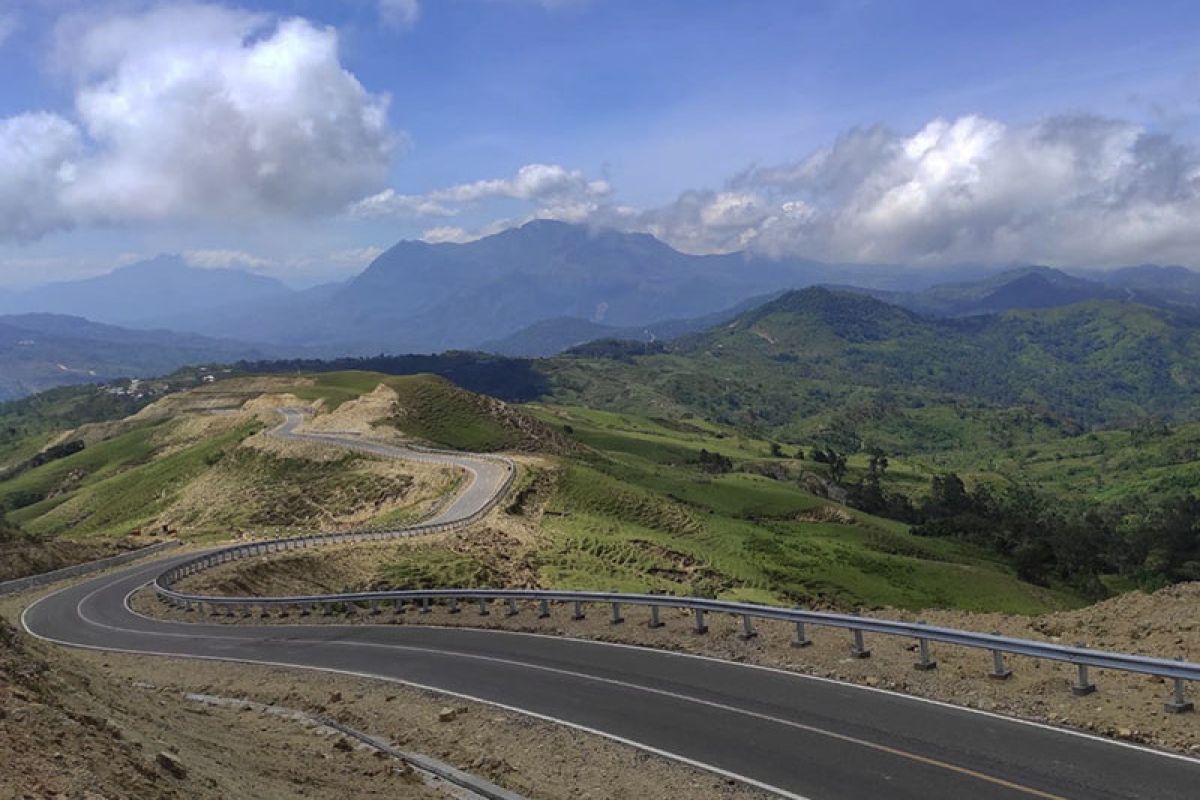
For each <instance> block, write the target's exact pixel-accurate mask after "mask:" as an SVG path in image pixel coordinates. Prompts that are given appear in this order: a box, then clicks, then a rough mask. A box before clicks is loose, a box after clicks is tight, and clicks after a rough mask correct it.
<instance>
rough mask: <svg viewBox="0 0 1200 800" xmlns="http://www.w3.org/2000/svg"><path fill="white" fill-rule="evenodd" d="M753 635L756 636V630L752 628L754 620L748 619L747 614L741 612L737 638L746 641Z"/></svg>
mask: <svg viewBox="0 0 1200 800" xmlns="http://www.w3.org/2000/svg"><path fill="white" fill-rule="evenodd" d="M755 636H758V631H756V630H754V621H753V620H752V619H750V615H749V614H742V632H741V633H739V634H738V638H739V639H741V640H742V641H744V642H748V641H750V640H751V639H753V638H754V637H755Z"/></svg>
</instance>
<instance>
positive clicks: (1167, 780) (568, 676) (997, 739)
mask: <svg viewBox="0 0 1200 800" xmlns="http://www.w3.org/2000/svg"><path fill="white" fill-rule="evenodd" d="M293 427H294V426H293ZM293 433H294V431H293ZM295 435H300V434H295ZM358 444H363V443H358ZM347 446H350V445H347ZM372 447H374V445H372ZM380 447H382V446H380ZM427 455H428V454H427ZM444 457H449V458H462V457H461V456H444ZM472 458H473V457H472ZM485 463H493V464H496V466H495V467H494V470H495V471H494V472H486V471H487V468H485V467H479V465H478V463H472V464H471V465H470V467H469V469H472V470H483V471H479V472H475V473H474V478H473V480H472V483H471V485H472V486H477V485H481V483H482V482H483V481H485V480H486V481H496V482H497V483H499V484H501V485H503V486H504V487H505V489H507V487H508V486H511V482H512V477H511V474H510V475H508V477H507V478H505V477H502V475H501V473H502V472H504V471H507V470H505V467H504V466H503V465H502V464H498V463H497V462H495V461H489V462H485ZM464 468H467V467H464ZM485 472H486V474H485ZM468 488H469V487H468ZM464 491H466V490H464ZM481 496H482V493H476V497H477V498H478V497H481ZM461 497H462V495H460V496H459V498H458V500H461ZM475 502H476V501H472V503H475ZM496 502H498V496H497V495H492V496H491V497H489V498H488V500H487V503H490V505H486V509H490V508H491V507H492V506H493V505H494V504H495V503H496ZM452 508H453V510H451V509H444V510H443V512H442V514H441V515H439V519H438V520H435V521H433V522H432V523H430V524H428V525H426V526H417V527H416V528H413V529H404V530H401V531H391V532H366V533H362V532H358V533H351V534H336V536H337V537H340V538H338V539H336V541H357V540H362V539H363V538H366V539H370V538H380V537H384V536H405V535H413V531H418V530H429V529H430V525H437V526H440V525H452V526H453V525H459V524H469V523H465V522H464V520H466V519H468V518H470V519H472V520H474V519H478V518H479V517H480V516H482V514H483V513H486V509H485V506H484V505H479V504H477V505H475V506H474V507H471V504H462V503H459V502H457V501H456V502H455V503H453V504H452ZM354 537H361V538H357V539H356V538H354ZM304 538H306V539H307V541H297V540H275V541H271V542H259V543H253V544H243V545H238V546H236V547H234V548H222V549H218V550H212V551H209V552H206V553H202V554H200V555H198V556H181V557H175V558H168V559H164V560H162V561H160V562H158V563H154V564H150V565H143V566H140V567H134V568H130V569H128V570H125V571H123V572H120V573H116V574H113V575H105V576H101V577H98V578H94V579H92V580H89V581H85V582H83V583H81V584H78V585H74V586H70V587H67V588H66V589H62V590H59V591H58V592H56V593H53V594H51V595H49V596H47V597H45V598H43V599H41V600H40V601H38V602H36V603H34V604H33V605H31V606H29V607H28V608H27V609H26V611H25V613H24V614H23V616H22V624H23V626H24V627H25V629H26V630H28V631H29V632H31V633H32V634H33V635H35V636H39V637H41V638H44V639H47V640H50V641H54V642H58V643H61V644H66V645H71V646H75V647H86V648H94V649H100V650H118V651H124V652H132V653H143V654H153V655H160V656H179V657H187V658H202V659H216V660H224V661H231V662H246V663H255V664H271V665H277V666H293V667H300V668H306V669H314V670H324V671H330V672H339V673H345V674H350V675H355V676H359V677H370V678H377V679H382V680H391V681H397V682H402V683H406V684H409V685H412V686H417V687H420V688H425V689H429V690H432V691H435V692H439V693H442V694H447V695H451V696H457V697H461V698H464V699H470V700H474V701H477V702H484V703H491V704H494V705H497V706H500V707H503V708H506V709H509V710H512V711H518V712H521V713H525V714H528V715H531V716H535V717H539V718H542V719H546V720H550V721H554V722H558V723H561V724H565V725H569V726H573V727H576V728H578V729H581V730H585V731H588V732H590V733H594V734H598V735H601V736H606V737H609V738H612V739H614V740H617V741H620V742H624V743H626V744H630V745H633V746H635V747H638V748H641V749H643V750H645V751H648V752H651V753H656V754H659V755H663V756H666V757H670V758H674V759H677V760H680V761H683V762H685V763H688V764H692V765H694V766H697V767H700V768H703V769H707V770H710V771H713V772H716V773H718V774H721V775H724V776H726V777H728V778H730V779H732V780H738V781H742V782H745V783H747V784H749V785H752V786H757V787H760V788H762V789H764V790H767V791H770V792H773V793H775V794H777V795H779V796H782V797H790V798H811V800H826V799H828V800H842V799H849V798H865V797H881V798H882V797H886V798H902V799H903V798H911V800H918V799H920V800H930V798H932V799H933V800H939V799H941V798H945V799H947V800H949V799H950V798H954V800H958V798H967V797H969V798H981V799H983V800H990V799H992V798H1008V799H1009V800H1011V799H1012V798H1031V797H1032V798H1044V799H1049V800H1061V799H1062V798H1079V799H1081V800H1082V798H1089V799H1090V798H1138V797H1146V798H1156V800H1175V799H1178V800H1183V798H1194V797H1195V796H1196V787H1197V786H1200V762H1198V761H1196V760H1194V759H1191V758H1187V757H1184V756H1179V755H1174V754H1170V753H1164V752H1161V751H1156V750H1152V749H1149V748H1144V747H1140V746H1137V745H1132V744H1129V743H1125V742H1116V741H1112V740H1108V739H1103V738H1101V737H1096V736H1090V735H1087V734H1083V733H1079V732H1076V731H1070V730H1065V729H1060V728H1055V727H1051V726H1046V725H1040V724H1036V723H1029V722H1023V721H1020V720H1015V719H1011V718H1007V717H1003V716H999V715H994V714H988V713H985V712H980V711H974V710H970V709H964V708H959V707H954V706H950V705H947V704H943V703H937V702H933V701H929V700H922V699H919V698H913V697H908V696H905V695H900V694H896V693H892V692H886V691H881V690H879V689H872V688H868V687H861V686H855V685H851V684H844V683H839V682H836V681H830V680H826V679H821V678H815V677H810V676H805V675H802V674H798V673H791V672H784V671H781V670H774V669H768V668H763V667H756V666H752V665H746V664H739V663H734V662H727V661H719V660H715V659H710V658H703V657H697V656H689V655H683V654H678V653H672V652H668V651H664V650H655V649H649V648H639V647H630V646H623V645H613V644H605V643H600V642H592V641H583V640H578V639H570V638H566V637H552V636H540V635H533V634H522V633H512V632H504V631H496V630H479V629H471V628H447V627H437V626H421V625H403V626H392V625H338V624H329V625H288V624H280V623H277V622H272V623H270V624H263V625H255V624H252V623H248V624H241V625H228V624H224V623H221V622H215V621H214V622H204V621H203V619H202V618H197V620H196V621H194V622H193V621H188V622H179V621H173V620H168V619H157V618H153V617H148V616H145V615H142V614H139V613H137V612H135V611H133V610H132V608H131V607H130V605H129V598H130V596H131V595H132V594H133V593H134V592H136V591H137V590H139V589H140V588H142V587H144V586H145V585H146V584H147V583H153V584H154V585H155V588H156V590H157V591H158V592H159V594H160V596H162V597H163V598H164V599H166V600H167V601H168V602H171V603H175V604H179V605H183V606H184V607H191V608H201V604H204V606H203V607H204V608H206V609H208V610H212V609H215V608H217V607H221V609H222V610H223V611H226V612H228V611H231V610H232V611H237V610H239V606H241V607H242V610H244V609H245V608H253V607H260V608H273V607H281V606H282V607H289V608H290V607H298V608H299V609H300V610H301V611H303V610H305V608H306V606H307V607H308V608H309V609H311V607H312V606H313V604H316V605H317V606H321V605H323V604H324V605H330V604H338V603H341V604H351V605H354V606H355V607H357V606H360V605H362V606H365V607H366V608H368V609H369V608H370V606H371V604H372V602H376V603H382V602H388V603H413V602H418V603H420V604H421V605H422V606H423V607H424V605H425V604H426V603H430V602H434V601H441V602H446V603H448V604H451V605H452V607H455V606H456V604H457V603H459V602H464V601H466V602H474V603H478V604H479V608H480V610H481V611H487V612H489V613H490V607H491V606H492V604H494V603H496V602H500V603H503V604H505V605H507V606H508V610H509V611H511V610H513V609H517V610H519V607H518V605H517V604H518V602H521V601H525V602H533V603H534V604H535V605H536V606H537V608H538V609H539V612H541V611H544V610H546V608H547V604H549V603H550V602H566V603H573V604H578V605H577V606H576V608H577V609H578V610H580V611H582V608H583V606H584V605H585V604H588V603H592V604H594V603H604V604H605V605H606V606H608V607H609V608H610V609H611V613H612V620H613V622H619V621H620V620H621V619H622V613H623V609H625V608H626V607H627V606H630V605H638V606H645V607H646V608H647V609H648V613H649V614H650V615H651V622H653V621H654V619H655V618H656V617H657V613H658V612H657V609H659V608H662V607H669V606H683V607H687V608H691V609H692V610H693V613H694V614H695V616H696V621H697V623H698V627H699V628H700V629H701V630H703V628H704V621H705V615H706V614H711V613H729V614H736V615H739V616H740V617H741V619H742V622H743V633H744V635H747V636H752V635H753V634H754V628H753V621H754V620H755V619H760V618H762V619H787V620H790V621H792V622H794V623H796V624H797V644H801V645H802V644H803V643H805V642H806V641H807V637H806V636H805V635H804V633H805V631H804V628H803V627H801V626H802V625H805V624H809V625H813V624H815V625H829V626H834V627H840V628H844V629H846V630H847V631H849V632H850V634H851V636H852V641H853V643H854V645H855V648H856V654H859V655H864V656H865V655H866V654H867V653H868V652H869V651H868V650H867V647H866V641H865V638H864V637H865V635H867V634H871V635H880V634H882V635H896V636H908V637H912V638H916V639H918V641H922V640H924V643H925V647H924V656H925V657H924V658H923V659H922V661H924V662H927V663H928V664H932V659H930V658H929V652H928V644H929V642H949V643H953V644H965V646H968V647H979V648H983V649H985V650H987V651H990V652H992V653H993V654H997V653H998V654H999V656H1000V657H1001V659H1002V656H1003V655H1004V654H1006V653H1019V654H1021V655H1032V656H1033V657H1037V658H1049V659H1053V660H1060V661H1068V662H1070V663H1075V664H1082V665H1085V666H1092V665H1095V666H1099V667H1103V668H1108V669H1133V670H1135V671H1142V672H1148V673H1150V674H1155V675H1165V676H1168V677H1179V678H1180V679H1181V680H1185V679H1191V677H1193V676H1195V675H1197V672H1196V669H1197V667H1196V665H1193V664H1176V663H1175V662H1170V661H1164V660H1161V659H1144V658H1143V657H1139V656H1129V655H1124V654H1114V653H1097V652H1093V651H1087V650H1080V649H1079V648H1060V647H1058V646H1056V645H1052V644H1048V643H1041V642H1026V641H1024V640H1010V639H1006V638H1004V637H995V636H989V635H985V634H975V633H970V632H966V631H956V630H953V629H946V628H935V627H930V626H922V625H919V624H913V623H900V622H892V621H887V620H875V619H868V618H864V617H857V616H853V615H829V614H819V613H817V612H806V611H802V610H799V609H785V608H770V607H766V606H752V605H748V604H738V603H726V602H723V601H716V600H704V599H698V598H681V597H666V596H661V595H621V594H608V593H574V592H535V593H528V592H515V591H505V590H467V589H443V590H436V591H422V592H382V593H366V594H356V595H334V596H314V597H282V598H280V597H275V598H263V597H243V598H234V597H209V596H201V595H189V594H186V593H182V592H178V591H176V589H174V588H172V587H173V584H174V582H175V581H177V580H178V579H180V578H182V577H183V576H184V575H188V574H194V573H196V572H199V571H201V570H203V569H207V568H209V567H211V566H214V565H216V564H220V563H224V562H225V561H228V560H232V559H233V558H244V557H249V556H252V555H256V554H259V553H263V552H276V551H282V550H285V549H290V548H299V547H312V546H317V545H319V544H322V543H325V542H328V541H334V540H335V539H331V538H330V535H325V536H318V537H304ZM1097 659H1099V661H1097ZM1101 662H1102V663H1101ZM999 666H1000V667H1001V669H1000V670H999V673H1000V674H1003V672H1005V671H1006V670H1005V669H1004V668H1003V667H1004V665H1003V662H1002V660H1001V661H1000V664H999ZM630 768H631V769H636V762H631V763H630Z"/></svg>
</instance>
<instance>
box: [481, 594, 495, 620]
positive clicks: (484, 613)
mask: <svg viewBox="0 0 1200 800" xmlns="http://www.w3.org/2000/svg"><path fill="white" fill-rule="evenodd" d="M487 603H488V601H487V598H486V597H481V598H479V616H481V617H486V616H487V615H488V614H490V613H492V612H490V611H488V607H487Z"/></svg>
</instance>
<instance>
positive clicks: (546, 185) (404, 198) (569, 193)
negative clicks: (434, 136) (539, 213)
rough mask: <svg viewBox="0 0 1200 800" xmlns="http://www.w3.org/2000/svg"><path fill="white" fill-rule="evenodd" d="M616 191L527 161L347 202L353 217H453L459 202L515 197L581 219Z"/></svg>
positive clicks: (577, 172) (603, 183)
mask: <svg viewBox="0 0 1200 800" xmlns="http://www.w3.org/2000/svg"><path fill="white" fill-rule="evenodd" d="M611 191H612V187H610V186H609V184H608V182H607V181H604V180H590V179H589V178H588V177H587V176H586V175H584V173H583V172H582V171H580V170H572V169H567V168H566V167H563V166H561V165H559V164H526V165H525V166H523V167H521V168H520V169H518V170H517V171H516V173H515V174H513V175H510V176H509V177H507V178H492V179H488V180H479V181H473V182H471V183H460V184H456V185H454V186H447V187H444V188H441V189H435V190H434V191H432V192H428V193H426V194H421V195H411V194H399V193H397V192H396V191H395V190H394V189H385V190H383V191H382V192H379V193H378V194H374V195H371V196H370V197H367V198H364V199H362V200H359V201H358V202H356V203H353V204H352V205H351V206H350V207H349V213H350V214H351V216H355V217H361V218H365V219H371V218H378V217H449V216H454V215H456V214H458V213H459V212H460V208H461V206H464V205H471V204H475V203H481V202H484V201H487V200H496V199H512V200H525V201H529V202H532V203H539V204H544V205H546V206H548V207H551V208H555V209H558V210H559V211H560V212H561V213H562V214H564V215H572V216H574V217H575V218H576V221H582V220H583V219H585V218H586V217H587V216H588V215H590V214H591V213H594V212H595V211H597V210H599V208H600V202H599V201H600V200H602V199H603V198H606V197H607V196H608V195H609V193H610V192H611Z"/></svg>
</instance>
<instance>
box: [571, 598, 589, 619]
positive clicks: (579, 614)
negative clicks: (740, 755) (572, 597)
mask: <svg viewBox="0 0 1200 800" xmlns="http://www.w3.org/2000/svg"><path fill="white" fill-rule="evenodd" d="M586 616H587V615H586V614H584V613H583V601H582V600H576V601H575V613H574V614H572V615H571V619H574V620H580V619H583V618H584V617H586Z"/></svg>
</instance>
